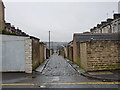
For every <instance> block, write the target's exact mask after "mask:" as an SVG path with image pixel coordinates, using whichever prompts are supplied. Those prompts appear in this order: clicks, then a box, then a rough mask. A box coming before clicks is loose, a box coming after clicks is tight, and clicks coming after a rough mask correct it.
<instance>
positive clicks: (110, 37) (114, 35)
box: [74, 33, 120, 42]
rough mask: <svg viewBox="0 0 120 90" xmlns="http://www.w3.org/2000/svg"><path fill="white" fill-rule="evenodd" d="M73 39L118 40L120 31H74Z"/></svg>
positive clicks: (78, 40) (82, 40)
mask: <svg viewBox="0 0 120 90" xmlns="http://www.w3.org/2000/svg"><path fill="white" fill-rule="evenodd" d="M74 39H75V40H76V42H84V41H89V40H120V33H112V34H100V33H99V34H83V33H75V34H74Z"/></svg>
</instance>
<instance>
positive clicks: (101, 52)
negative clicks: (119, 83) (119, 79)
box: [80, 40, 120, 71]
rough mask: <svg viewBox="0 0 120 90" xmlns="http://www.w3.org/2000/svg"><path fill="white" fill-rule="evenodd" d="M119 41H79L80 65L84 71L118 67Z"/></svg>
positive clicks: (119, 59) (119, 64)
mask: <svg viewBox="0 0 120 90" xmlns="http://www.w3.org/2000/svg"><path fill="white" fill-rule="evenodd" d="M119 51H120V41H112V40H109V41H106V40H104V41H102V40H101V41H100V40H99V41H86V42H83V43H80V56H81V57H80V58H81V59H80V62H81V67H83V68H84V69H85V70H86V71H94V70H114V69H120V67H119V66H120V53H119Z"/></svg>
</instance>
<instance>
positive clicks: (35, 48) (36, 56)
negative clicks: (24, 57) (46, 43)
mask: <svg viewBox="0 0 120 90" xmlns="http://www.w3.org/2000/svg"><path fill="white" fill-rule="evenodd" d="M39 65H40V50H39V40H37V39H32V67H33V70H34V69H36V68H37V67H38V66H39Z"/></svg>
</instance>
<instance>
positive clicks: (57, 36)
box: [5, 2, 118, 41]
mask: <svg viewBox="0 0 120 90" xmlns="http://www.w3.org/2000/svg"><path fill="white" fill-rule="evenodd" d="M5 7H6V21H7V22H10V23H12V24H13V25H15V26H16V27H19V28H20V29H21V30H23V31H24V32H26V33H28V34H30V35H33V36H36V37H39V38H40V39H41V41H48V31H49V30H51V39H52V41H70V40H72V35H73V33H74V32H84V31H89V29H90V28H91V27H94V26H95V25H96V24H98V23H100V22H101V21H102V20H105V19H106V18H107V13H108V16H109V17H112V14H113V11H114V12H117V11H118V4H117V2H103V3H101V2H38V3H37V2H6V3H5Z"/></svg>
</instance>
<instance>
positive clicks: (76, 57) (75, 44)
mask: <svg viewBox="0 0 120 90" xmlns="http://www.w3.org/2000/svg"><path fill="white" fill-rule="evenodd" d="M79 48H80V42H76V40H73V61H74V62H75V63H76V64H77V65H79V66H80V62H79V61H80V54H79V53H80V49H79Z"/></svg>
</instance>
